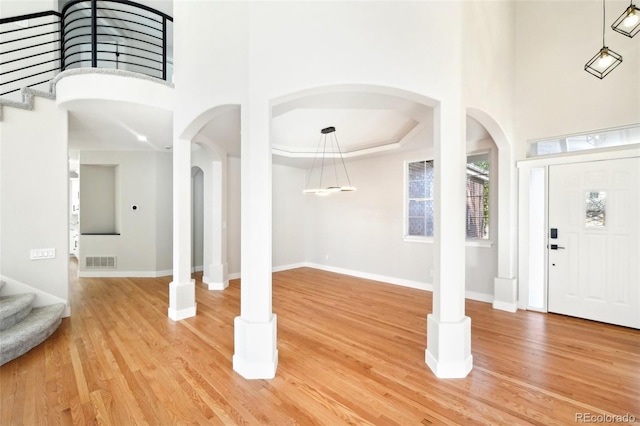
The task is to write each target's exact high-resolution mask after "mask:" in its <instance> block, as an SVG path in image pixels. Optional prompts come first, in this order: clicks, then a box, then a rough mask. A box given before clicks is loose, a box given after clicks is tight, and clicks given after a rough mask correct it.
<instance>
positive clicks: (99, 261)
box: [84, 256, 116, 269]
mask: <svg viewBox="0 0 640 426" xmlns="http://www.w3.org/2000/svg"><path fill="white" fill-rule="evenodd" d="M84 266H85V267H87V268H93V269H105V268H115V267H116V257H115V256H87V257H85V258H84Z"/></svg>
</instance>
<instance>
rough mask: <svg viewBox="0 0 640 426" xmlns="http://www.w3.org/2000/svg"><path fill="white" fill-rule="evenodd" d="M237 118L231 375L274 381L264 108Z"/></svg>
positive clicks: (255, 104)
mask: <svg viewBox="0 0 640 426" xmlns="http://www.w3.org/2000/svg"><path fill="white" fill-rule="evenodd" d="M247 109H248V106H247V105H246V104H243V105H242V113H241V123H242V124H241V128H242V135H241V157H242V158H241V163H240V164H241V192H242V194H241V199H240V200H241V240H240V241H241V262H242V264H241V275H242V279H241V283H240V298H241V300H240V316H239V317H236V319H235V324H234V325H235V353H234V355H233V369H234V370H235V371H236V372H238V373H239V374H241V375H242V376H243V377H245V378H247V379H270V378H273V377H275V374H276V368H277V365H278V349H277V341H276V315H275V314H273V312H272V310H271V263H272V261H271V224H272V221H271V215H272V210H271V192H272V191H271V142H270V140H269V104H268V102H267V101H264V102H259V101H253V102H251V109H250V111H247Z"/></svg>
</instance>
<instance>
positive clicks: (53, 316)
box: [0, 303, 65, 365]
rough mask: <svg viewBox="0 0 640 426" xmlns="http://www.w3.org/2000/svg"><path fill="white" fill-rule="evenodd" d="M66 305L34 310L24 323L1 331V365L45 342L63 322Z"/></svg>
mask: <svg viewBox="0 0 640 426" xmlns="http://www.w3.org/2000/svg"><path fill="white" fill-rule="evenodd" d="M64 310H65V304H64V303H57V304H55V305H49V306H42V307H39V308H33V309H32V310H31V312H30V313H29V315H27V316H26V317H25V318H24V319H23V320H22V321H20V322H19V323H17V324H14V325H13V326H12V327H9V328H7V329H6V330H2V331H0V365H3V364H6V363H7V362H9V361H11V360H12V359H15V358H17V357H19V356H20V355H23V354H25V353H27V352H28V351H29V350H31V349H33V348H34V347H36V346H38V345H39V344H40V343H42V342H44V341H45V340H46V339H47V337H49V336H50V335H52V334H53V332H54V331H56V330H57V329H58V327H59V326H60V323H61V322H62V315H63V314H64Z"/></svg>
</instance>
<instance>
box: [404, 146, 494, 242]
mask: <svg viewBox="0 0 640 426" xmlns="http://www.w3.org/2000/svg"><path fill="white" fill-rule="evenodd" d="M433 167H434V163H433V160H423V161H414V162H410V163H407V170H406V172H407V188H406V191H407V197H406V199H407V204H406V206H405V207H406V230H405V234H406V236H410V237H433V207H434V198H433V195H434V189H433V178H434V174H433ZM489 170H490V167H489V154H479V155H473V156H469V157H467V183H466V199H467V214H466V235H467V238H469V239H488V238H489V189H490V186H489Z"/></svg>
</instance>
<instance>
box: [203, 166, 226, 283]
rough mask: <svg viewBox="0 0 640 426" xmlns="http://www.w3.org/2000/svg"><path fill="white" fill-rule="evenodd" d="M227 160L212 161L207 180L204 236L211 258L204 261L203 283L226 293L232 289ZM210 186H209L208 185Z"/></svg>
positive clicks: (208, 257)
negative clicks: (230, 281) (206, 212)
mask: <svg viewBox="0 0 640 426" xmlns="http://www.w3.org/2000/svg"><path fill="white" fill-rule="evenodd" d="M226 169H227V159H226V158H223V159H221V160H220V161H213V163H212V167H211V169H210V170H211V176H209V177H207V183H205V191H207V192H210V194H211V196H210V197H209V200H210V201H209V203H210V204H209V206H208V208H209V211H210V212H211V213H210V215H207V216H205V220H206V221H207V222H209V221H210V223H207V224H205V235H207V236H208V238H211V244H210V253H207V254H210V256H207V257H206V258H205V259H204V268H205V274H204V275H203V277H202V281H203V282H204V283H205V284H207V286H208V288H209V290H224V289H225V288H227V287H228V286H229V278H228V275H227V274H228V272H227V213H226V212H227V180H226V177H227V170H226ZM207 184H208V185H207Z"/></svg>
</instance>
